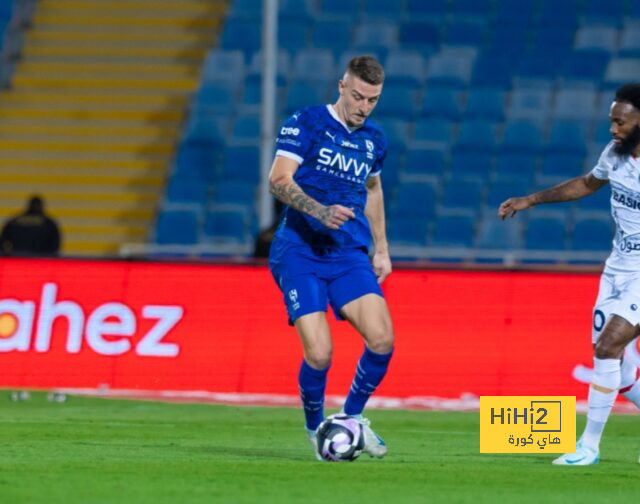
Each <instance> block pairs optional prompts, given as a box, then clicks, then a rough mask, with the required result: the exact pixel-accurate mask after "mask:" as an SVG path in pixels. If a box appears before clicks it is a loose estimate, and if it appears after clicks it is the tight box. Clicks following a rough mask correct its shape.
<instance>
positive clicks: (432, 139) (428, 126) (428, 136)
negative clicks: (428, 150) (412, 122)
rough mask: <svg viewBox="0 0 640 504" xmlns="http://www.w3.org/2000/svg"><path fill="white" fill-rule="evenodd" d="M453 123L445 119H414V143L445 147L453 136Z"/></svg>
mask: <svg viewBox="0 0 640 504" xmlns="http://www.w3.org/2000/svg"><path fill="white" fill-rule="evenodd" d="M453 126H454V123H453V122H452V121H449V120H447V119H431V118H426V119H420V120H418V121H416V126H415V133H414V139H415V144H416V145H420V146H431V147H435V148H440V149H446V148H448V147H449V145H450V144H451V139H452V138H453Z"/></svg>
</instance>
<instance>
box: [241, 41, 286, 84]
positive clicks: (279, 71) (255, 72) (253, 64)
mask: <svg viewBox="0 0 640 504" xmlns="http://www.w3.org/2000/svg"><path fill="white" fill-rule="evenodd" d="M277 58H278V63H277V65H276V85H277V86H285V85H286V84H287V82H288V80H289V76H288V73H289V69H290V68H291V58H290V56H289V53H288V52H287V51H285V50H284V49H280V50H278V56H277ZM263 68H264V63H263V57H262V51H257V52H255V53H254V54H253V55H252V56H251V60H250V61H249V65H248V67H247V76H246V79H245V82H246V83H247V84H250V83H254V82H262V70H263Z"/></svg>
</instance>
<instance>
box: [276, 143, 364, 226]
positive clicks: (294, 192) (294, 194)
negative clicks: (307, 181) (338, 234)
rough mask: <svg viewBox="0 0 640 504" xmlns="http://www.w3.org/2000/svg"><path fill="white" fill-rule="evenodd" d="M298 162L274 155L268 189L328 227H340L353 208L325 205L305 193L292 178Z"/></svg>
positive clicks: (350, 215) (349, 217)
mask: <svg viewBox="0 0 640 504" xmlns="http://www.w3.org/2000/svg"><path fill="white" fill-rule="evenodd" d="M298 166H300V165H299V163H298V162H297V161H296V160H294V159H291V158H288V157H284V156H276V158H275V160H274V161H273V165H272V167H271V173H270V174H269V191H270V192H271V194H273V195H274V196H275V197H276V198H278V199H279V200H280V201H282V202H283V203H284V204H285V205H289V206H290V207H291V208H295V209H296V210H298V211H299V212H304V213H306V214H308V215H310V216H311V217H315V218H316V219H318V220H319V221H320V222H322V223H323V224H324V225H325V226H326V227H328V228H329V229H340V227H341V226H342V225H343V224H344V223H345V222H347V221H348V220H349V219H353V218H354V217H355V214H354V213H353V210H351V209H350V208H347V207H345V206H342V205H330V206H326V205H323V204H321V203H319V202H318V201H316V200H315V199H313V198H312V197H311V196H309V195H308V194H306V193H305V192H304V191H303V190H302V188H301V187H300V186H299V185H298V184H297V183H296V181H295V180H294V179H293V175H294V174H295V173H296V171H297V169H298Z"/></svg>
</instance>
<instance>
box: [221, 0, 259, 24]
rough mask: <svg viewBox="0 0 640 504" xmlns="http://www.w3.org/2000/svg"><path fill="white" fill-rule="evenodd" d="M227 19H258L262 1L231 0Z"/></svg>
mask: <svg viewBox="0 0 640 504" xmlns="http://www.w3.org/2000/svg"><path fill="white" fill-rule="evenodd" d="M230 3H231V5H230V9H229V18H230V19H235V18H245V19H250V20H255V19H260V16H262V0H233V1H232V2H230Z"/></svg>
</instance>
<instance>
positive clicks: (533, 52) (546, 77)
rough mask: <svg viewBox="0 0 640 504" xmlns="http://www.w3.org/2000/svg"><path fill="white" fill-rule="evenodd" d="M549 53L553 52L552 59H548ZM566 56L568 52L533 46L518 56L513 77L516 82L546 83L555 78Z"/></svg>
mask: <svg viewBox="0 0 640 504" xmlns="http://www.w3.org/2000/svg"><path fill="white" fill-rule="evenodd" d="M550 51H553V58H550V57H549V52H550ZM568 54H569V50H564V51H563V50H561V49H556V48H554V49H549V48H546V47H536V46H533V47H532V48H531V49H530V50H528V51H526V52H524V53H523V54H521V55H520V57H519V58H518V63H517V64H516V65H515V68H514V71H513V75H514V77H516V79H517V80H518V81H524V82H527V81H534V82H542V83H547V81H550V80H552V79H555V78H556V77H557V75H558V74H559V72H560V68H561V67H562V63H563V62H564V60H565V59H566V57H567V55H568Z"/></svg>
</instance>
